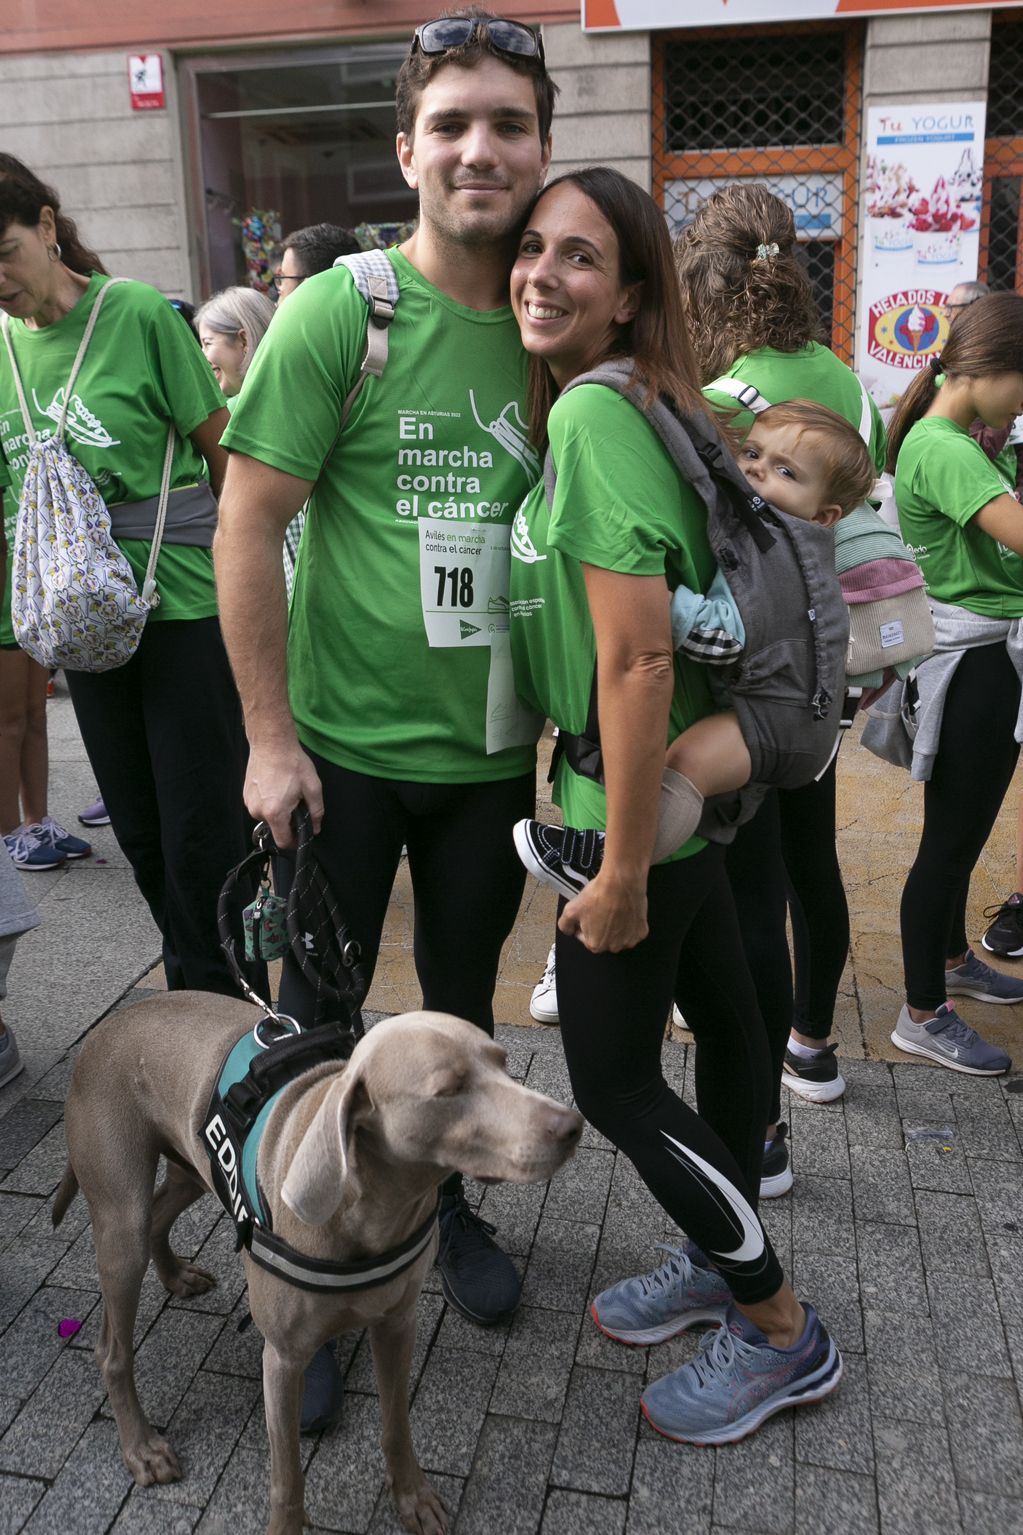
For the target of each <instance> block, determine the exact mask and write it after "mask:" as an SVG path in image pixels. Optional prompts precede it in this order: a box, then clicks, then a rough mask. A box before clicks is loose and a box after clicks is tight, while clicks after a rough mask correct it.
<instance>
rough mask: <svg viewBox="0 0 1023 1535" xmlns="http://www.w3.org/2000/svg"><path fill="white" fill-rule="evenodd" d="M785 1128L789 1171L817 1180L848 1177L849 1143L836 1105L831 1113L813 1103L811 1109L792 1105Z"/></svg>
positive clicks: (843, 1122)
mask: <svg viewBox="0 0 1023 1535" xmlns="http://www.w3.org/2000/svg"><path fill="white" fill-rule="evenodd" d="M789 1125H790V1128H791V1132H792V1137H791V1163H792V1171H793V1172H795V1173H809V1174H810V1175H811V1176H812V1177H817V1178H848V1177H849V1176H850V1169H849V1143H848V1141H847V1140H846V1138H845V1119H844V1117H843V1115H842V1106H841V1104H840V1103H839V1104H836V1105H834V1108H833V1109H832V1110H831V1111H829V1110H828V1106H827V1105H826V1104H814V1105H813V1107H812V1108H806V1107H797V1106H796V1104H793V1106H792V1110H791V1112H790V1114H789Z"/></svg>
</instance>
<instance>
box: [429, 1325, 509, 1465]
mask: <svg viewBox="0 0 1023 1535" xmlns="http://www.w3.org/2000/svg"><path fill="white" fill-rule="evenodd" d="M497 1369H498V1361H497V1360H496V1359H491V1358H490V1357H488V1356H487V1355H486V1354H456V1353H452V1352H451V1350H449V1349H439V1348H434V1349H433V1350H431V1353H430V1356H429V1358H428V1359H427V1361H426V1368H425V1369H424V1371H423V1375H422V1379H421V1380H420V1382H419V1387H418V1389H417V1391H416V1396H415V1401H414V1403H413V1406H412V1437H413V1439H414V1440H415V1445H416V1453H417V1454H418V1455H419V1458H420V1462H421V1464H422V1465H423V1466H424V1467H426V1468H427V1469H429V1470H433V1471H446V1472H447V1473H448V1474H449V1475H451V1476H468V1474H469V1470H470V1468H471V1466H472V1461H473V1456H474V1454H475V1451H476V1441H477V1440H478V1439H479V1436H480V1432H481V1430H482V1428H483V1420H484V1418H485V1417H486V1415H487V1407H488V1404H489V1402H490V1394H491V1392H492V1391H493V1389H494V1381H495V1380H496V1379H497Z"/></svg>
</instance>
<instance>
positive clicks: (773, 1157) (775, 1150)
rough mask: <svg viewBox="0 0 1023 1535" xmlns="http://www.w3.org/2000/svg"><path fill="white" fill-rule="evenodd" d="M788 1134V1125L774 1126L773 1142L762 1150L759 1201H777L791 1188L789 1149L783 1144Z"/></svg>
mask: <svg viewBox="0 0 1023 1535" xmlns="http://www.w3.org/2000/svg"><path fill="white" fill-rule="evenodd" d="M788 1133H789V1127H788V1125H785V1124H781V1125H776V1126H775V1131H774V1140H773V1141H770V1142H768V1144H767V1146H766V1147H765V1148H764V1165H763V1167H762V1168H761V1171H760V1197H761V1199H778V1198H779V1197H780V1196H781V1195H782V1194H787V1193H788V1191H789V1189H790V1188H791V1187H792V1169H791V1167H790V1166H789V1148H788V1147H787V1146H786V1144H785V1137H786V1136H787V1135H788Z"/></svg>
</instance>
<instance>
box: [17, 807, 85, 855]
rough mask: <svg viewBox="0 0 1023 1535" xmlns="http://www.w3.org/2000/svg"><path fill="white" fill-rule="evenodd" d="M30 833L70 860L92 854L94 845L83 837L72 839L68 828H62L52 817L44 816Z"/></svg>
mask: <svg viewBox="0 0 1023 1535" xmlns="http://www.w3.org/2000/svg"><path fill="white" fill-rule="evenodd" d="M28 829H29V831H30V832H31V833H32V835H33V836H35V837H38V838H39V841H40V842H45V843H47V844H48V845H49V846H50V847H52V848H53V850H54V852H56V853H63V854H64V857H65V858H67V859H70V860H72V861H73V860H74V859H75V858H88V856H89V854H90V853H91V852H92V843H91V842H86V841H85V840H84V839H83V838H82V837H72V835H71V833H70V832H69V831H68V829H67V827H66V826H61V824H60V822H59V821H55V820H54V819H53V817H52V815H44V816H43V819H42V820H41V821H37V823H36V824H35V826H30V827H29V828H28Z"/></svg>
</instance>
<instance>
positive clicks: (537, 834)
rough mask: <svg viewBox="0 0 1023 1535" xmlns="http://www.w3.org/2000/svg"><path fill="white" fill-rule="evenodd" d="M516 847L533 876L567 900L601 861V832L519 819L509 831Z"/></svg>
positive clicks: (587, 880)
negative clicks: (512, 829) (511, 831)
mask: <svg viewBox="0 0 1023 1535" xmlns="http://www.w3.org/2000/svg"><path fill="white" fill-rule="evenodd" d="M512 835H513V836H514V838H515V851H516V852H517V853H518V855H519V857H520V858H521V860H522V862H523V863H524V864H525V866H526V868H527V869H528V870H529V872H530V874H532V875H533V876H534V878H536V879H538V880H539V881H540V883H541V884H544V885H550V887H551V889H552V890H556V891H557V892H558V894H559V895H563V896H564V897H565V899H566V900H567V901H571V900H573V899H574V898H575V897H576V896H577V895H578V894H579V892H580V890H583V889H585V887H586V886H587V885H588V884H589V882H590V880H591V879H593V877H594V875H596V874H598V873H599V872H600V866H601V864H602V863H603V861H604V833H603V832H602V831H577V830H576V829H575V827H574V826H549V825H547V824H546V823H545V822H544V821H518V822H516V825H515V829H514V831H513V833H512Z"/></svg>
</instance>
